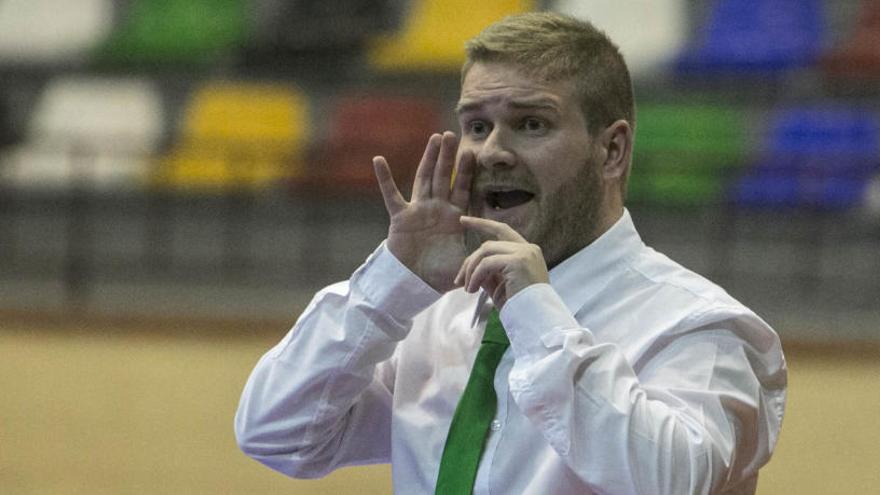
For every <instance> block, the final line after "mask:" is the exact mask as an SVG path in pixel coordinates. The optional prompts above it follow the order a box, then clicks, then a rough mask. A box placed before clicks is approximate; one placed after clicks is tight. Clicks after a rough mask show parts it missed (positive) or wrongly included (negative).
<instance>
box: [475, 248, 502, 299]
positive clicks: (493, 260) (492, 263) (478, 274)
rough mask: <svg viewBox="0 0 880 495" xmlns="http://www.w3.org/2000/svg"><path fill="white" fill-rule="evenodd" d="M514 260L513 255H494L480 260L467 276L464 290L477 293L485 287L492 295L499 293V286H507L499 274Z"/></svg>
mask: <svg viewBox="0 0 880 495" xmlns="http://www.w3.org/2000/svg"><path fill="white" fill-rule="evenodd" d="M512 260H513V255H512V254H493V255H490V256H486V257H485V258H482V259H480V261H479V262H478V263H475V264H474V266H473V270H472V271H471V272H470V273H469V274H468V275H467V276H466V281H465V285H464V290H466V291H467V292H476V291H477V290H479V288H480V287H484V288H486V289H488V292H489V293H490V294H493V293H495V292H497V286H498V285H505V280H504V278H503V277H502V276H498V274H499V273H500V272H501V270H503V269H504V267H505V266H507V265H508V264H510V262H511V261H512ZM493 300H494V298H493Z"/></svg>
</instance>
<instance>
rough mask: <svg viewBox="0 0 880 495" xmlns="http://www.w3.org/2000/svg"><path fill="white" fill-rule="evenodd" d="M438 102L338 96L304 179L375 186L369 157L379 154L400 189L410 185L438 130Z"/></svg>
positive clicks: (350, 187) (346, 186)
mask: <svg viewBox="0 0 880 495" xmlns="http://www.w3.org/2000/svg"><path fill="white" fill-rule="evenodd" d="M441 115H442V109H441V105H440V102H439V101H436V100H433V99H428V98H420V97H413V96H388V95H386V96H368V95H350V96H345V97H343V98H342V99H340V100H338V101H337V102H336V105H335V109H334V110H333V113H332V116H331V118H330V124H329V130H328V134H327V136H328V137H327V140H326V141H324V142H323V143H322V144H320V145H319V149H318V151H317V152H316V153H315V155H314V157H313V159H312V161H311V163H310V169H309V171H308V178H307V180H306V183H308V184H310V185H312V186H318V187H321V188H322V189H325V190H326V189H333V190H338V191H349V192H356V191H364V190H369V191H374V190H375V189H376V188H377V186H376V178H375V176H374V174H373V165H372V159H373V157H374V156H376V155H382V156H384V157H385V158H386V159H387V160H388V163H389V164H390V165H391V168H392V171H393V172H394V176H395V180H396V181H397V184H398V186H399V187H400V188H401V190H405V189H407V188H409V186H410V184H411V183H412V179H413V177H414V175H415V169H416V166H417V165H418V163H419V159H420V158H421V156H422V152H423V151H424V149H425V144H426V143H427V141H428V137H429V136H430V135H431V134H432V133H434V132H439V131H441V130H442V127H441V126H442V118H441Z"/></svg>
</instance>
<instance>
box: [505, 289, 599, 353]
mask: <svg viewBox="0 0 880 495" xmlns="http://www.w3.org/2000/svg"><path fill="white" fill-rule="evenodd" d="M500 317H501V323H502V325H504V330H505V331H506V332H507V337H508V338H509V339H510V347H511V348H512V349H513V353H514V356H515V357H516V358H517V359H522V358H526V357H528V356H534V355H536V354H537V355H541V356H543V355H546V354H547V350H548V349H551V348H553V347H557V346H560V345H562V341H563V340H564V335H565V334H567V333H569V332H571V331H572V330H575V331H578V332H583V333H585V334H586V335H583V336H581V337H582V338H581V340H583V337H586V338H587V340H588V341H587V344H588V345H590V344H591V343H592V338H593V336H592V334H591V333H590V332H589V331H586V330H584V329H583V328H581V325H580V323H578V321H577V320H576V319H575V318H574V316H573V315H572V314H571V312H570V311H569V310H568V307H566V306H565V303H564V302H563V301H562V298H561V297H559V294H557V293H556V291H555V290H554V289H553V287H551V286H550V284H545V283H542V284H533V285H530V286H528V287H526V288H525V289H523V290H521V291H520V292H518V293H517V294H516V295H514V296H513V297H512V298H510V299H509V300H508V301H507V303H505V304H504V308H502V310H501V313H500Z"/></svg>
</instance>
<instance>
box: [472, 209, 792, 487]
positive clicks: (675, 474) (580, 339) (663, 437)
mask: <svg viewBox="0 0 880 495" xmlns="http://www.w3.org/2000/svg"><path fill="white" fill-rule="evenodd" d="M462 223H463V224H464V225H465V226H467V227H468V228H473V229H478V230H480V231H481V232H482V233H484V234H486V235H489V236H494V237H495V238H496V239H498V240H495V241H487V242H485V243H484V244H483V245H482V246H481V247H480V248H479V249H478V250H477V251H475V252H474V253H473V254H471V255H470V256H468V258H467V259H466V260H465V262H464V264H463V265H462V268H461V270H460V272H459V274H458V276H457V277H456V280H457V282H458V283H460V284H462V285H463V286H464V287H465V289H466V290H468V291H476V290H478V289H479V288H482V289H483V290H486V291H487V292H489V293H490V294H493V300H494V301H495V302H496V305H499V306H502V310H501V319H502V322H503V323H504V327H505V330H506V331H507V333H508V336H509V337H510V341H511V349H512V351H513V353H514V356H515V359H514V366H513V369H512V370H511V373H510V376H509V383H510V392H511V394H512V395H513V397H514V400H515V402H516V404H517V406H518V407H519V408H520V410H522V411H523V413H524V414H525V415H526V416H527V417H528V418H529V419H530V421H531V422H532V423H533V424H534V425H535V426H536V427H537V428H538V429H539V430H540V431H541V432H542V433H543V435H544V437H545V438H546V439H547V441H548V442H549V443H550V445H551V446H552V447H553V448H554V449H555V450H556V451H557V452H558V453H559V455H560V456H561V457H562V458H563V459H564V460H565V462H566V463H567V464H568V466H569V467H570V468H571V469H572V471H574V472H575V473H577V475H578V476H579V477H581V479H583V480H584V481H585V482H586V483H587V484H589V485H591V486H593V487H595V488H596V489H597V491H600V492H607V493H646V494H647V493H650V494H652V495H660V494H666V493H668V494H684V493H718V492H719V490H727V489H731V488H733V487H736V488H742V487H744V486H747V485H748V484H749V483H754V482H755V476H756V474H757V469H758V468H759V467H760V466H761V465H763V464H764V463H765V462H766V461H767V460H768V459H769V456H770V452H771V450H772V448H773V445H774V443H775V441H776V435H778V431H779V427H780V422H781V418H782V412H783V411H782V408H783V402H784V395H785V367H784V361H783V360H782V353H781V348H780V346H779V340H778V337H776V335H775V334H774V333H773V332H772V331H771V330H770V329H769V328H768V327H767V326H766V325H765V324H764V323H763V322H761V321H760V319H758V318H757V317H755V316H754V315H753V314H751V313H748V312H747V311H746V310H745V309H744V308H741V307H731V308H716V310H715V311H716V313H713V314H694V315H691V317H690V318H689V319H688V320H687V321H686V322H683V325H684V326H685V327H686V328H681V329H679V330H680V333H677V334H676V336H675V338H672V337H670V338H669V339H667V340H666V341H665V342H663V344H662V346H661V347H659V348H654V349H653V350H652V352H651V353H649V355H647V356H645V357H643V358H642V359H641V361H642V362H641V363H640V364H639V373H638V374H637V373H636V370H635V369H634V367H633V365H632V363H630V362H628V361H627V359H626V357H625V356H624V354H623V353H622V352H621V350H620V349H619V348H618V347H617V346H615V345H613V344H599V343H596V342H595V341H594V339H593V334H592V332H591V331H590V330H589V329H586V328H582V326H581V325H580V324H579V323H578V321H577V320H575V318H574V317H573V316H572V314H571V313H570V311H569V309H568V308H567V307H566V306H565V305H564V304H563V302H562V300H561V299H560V298H559V296H558V295H557V294H556V292H555V291H554V290H553V289H552V287H550V285H549V284H547V283H545V281H546V278H547V277H546V267H545V265H544V264H543V259H541V257H540V251H539V250H537V247H536V246H533V245H529V244H528V243H527V242H526V241H525V240H523V239H522V238H521V237H519V236H518V234H517V233H516V232H514V231H513V230H512V229H510V228H509V227H508V226H506V225H504V224H501V223H498V222H493V221H491V220H485V219H475V218H469V217H464V218H463V219H462ZM745 491H746V492H748V489H746V490H745Z"/></svg>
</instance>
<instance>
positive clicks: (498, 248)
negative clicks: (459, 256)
mask: <svg viewBox="0 0 880 495" xmlns="http://www.w3.org/2000/svg"><path fill="white" fill-rule="evenodd" d="M516 249H517V246H516V245H515V244H513V243H510V242H505V241H486V242H484V243H483V244H482V245H481V246H480V247H479V248H477V250H476V251H474V252H473V253H471V254H470V255H469V256H468V257H467V258H465V259H464V262H462V264H461V268H459V269H458V273H457V274H456V275H455V280H454V283H455V284H456V285H462V286H464V288H465V290H467V291H468V292H474V291H476V290H477V289H478V288H479V287H480V283H475V282H474V280H473V276H474V273H475V272H476V270H477V268H478V267H479V266H480V265H481V264H482V263H483V262H484V260H485V259H487V258H489V257H491V256H497V255H510V254H513V253H514V252H515V251H516Z"/></svg>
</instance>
